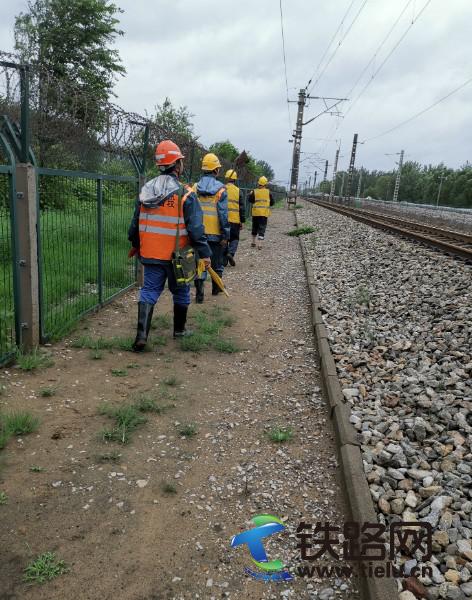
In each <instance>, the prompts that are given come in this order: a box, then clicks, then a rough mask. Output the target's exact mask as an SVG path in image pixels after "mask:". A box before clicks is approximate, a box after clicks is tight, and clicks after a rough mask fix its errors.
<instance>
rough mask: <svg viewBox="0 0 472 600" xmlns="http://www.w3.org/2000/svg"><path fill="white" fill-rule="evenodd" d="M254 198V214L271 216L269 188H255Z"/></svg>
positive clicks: (256, 215) (254, 215) (255, 215)
mask: <svg viewBox="0 0 472 600" xmlns="http://www.w3.org/2000/svg"><path fill="white" fill-rule="evenodd" d="M254 198H255V202H254V204H253V205H252V216H253V217H270V192H269V190H268V188H256V189H255V190H254Z"/></svg>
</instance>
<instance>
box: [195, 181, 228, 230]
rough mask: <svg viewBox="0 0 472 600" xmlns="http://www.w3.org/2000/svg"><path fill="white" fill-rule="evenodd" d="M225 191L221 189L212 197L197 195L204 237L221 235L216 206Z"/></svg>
mask: <svg viewBox="0 0 472 600" xmlns="http://www.w3.org/2000/svg"><path fill="white" fill-rule="evenodd" d="M195 187H196V184H195ZM225 191H226V190H225V188H224V187H222V188H220V189H219V190H218V191H217V192H216V194H214V195H213V196H200V195H198V201H199V202H200V206H201V207H202V211H203V226H204V227H205V234H206V235H221V227H220V220H219V219H218V211H217V208H216V205H217V204H218V201H219V199H220V198H221V196H222V194H223V193H224V192H225Z"/></svg>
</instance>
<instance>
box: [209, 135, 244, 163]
mask: <svg viewBox="0 0 472 600" xmlns="http://www.w3.org/2000/svg"><path fill="white" fill-rule="evenodd" d="M209 150H210V152H213V153H214V154H216V156H218V158H220V159H223V160H227V161H228V162H230V163H233V162H234V161H235V160H236V158H237V156H238V155H239V150H238V149H237V148H236V146H235V145H234V144H232V143H231V142H230V141H229V140H225V141H223V142H215V143H214V144H212V145H211V146H210V148H209Z"/></svg>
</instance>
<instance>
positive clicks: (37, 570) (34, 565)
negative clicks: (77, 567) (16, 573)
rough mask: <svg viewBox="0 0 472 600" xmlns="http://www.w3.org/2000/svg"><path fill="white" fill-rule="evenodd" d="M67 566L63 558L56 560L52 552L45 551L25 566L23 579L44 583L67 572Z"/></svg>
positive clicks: (27, 581)
mask: <svg viewBox="0 0 472 600" xmlns="http://www.w3.org/2000/svg"><path fill="white" fill-rule="evenodd" d="M68 570H69V568H68V567H67V566H66V563H65V562H64V561H63V560H58V559H57V558H56V555H55V554H54V552H45V553H44V554H40V555H39V556H38V558H37V559H36V560H34V561H32V562H30V564H29V565H28V566H27V567H26V569H25V575H24V578H23V580H24V581H25V582H26V583H44V582H45V581H51V579H55V578H56V577H59V575H63V574H64V573H67V571H68Z"/></svg>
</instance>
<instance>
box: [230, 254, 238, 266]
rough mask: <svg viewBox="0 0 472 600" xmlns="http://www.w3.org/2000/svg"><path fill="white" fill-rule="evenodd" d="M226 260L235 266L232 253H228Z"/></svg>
mask: <svg viewBox="0 0 472 600" xmlns="http://www.w3.org/2000/svg"><path fill="white" fill-rule="evenodd" d="M228 262H229V264H230V265H231V266H232V267H235V266H236V261H235V260H234V256H233V255H232V254H228Z"/></svg>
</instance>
